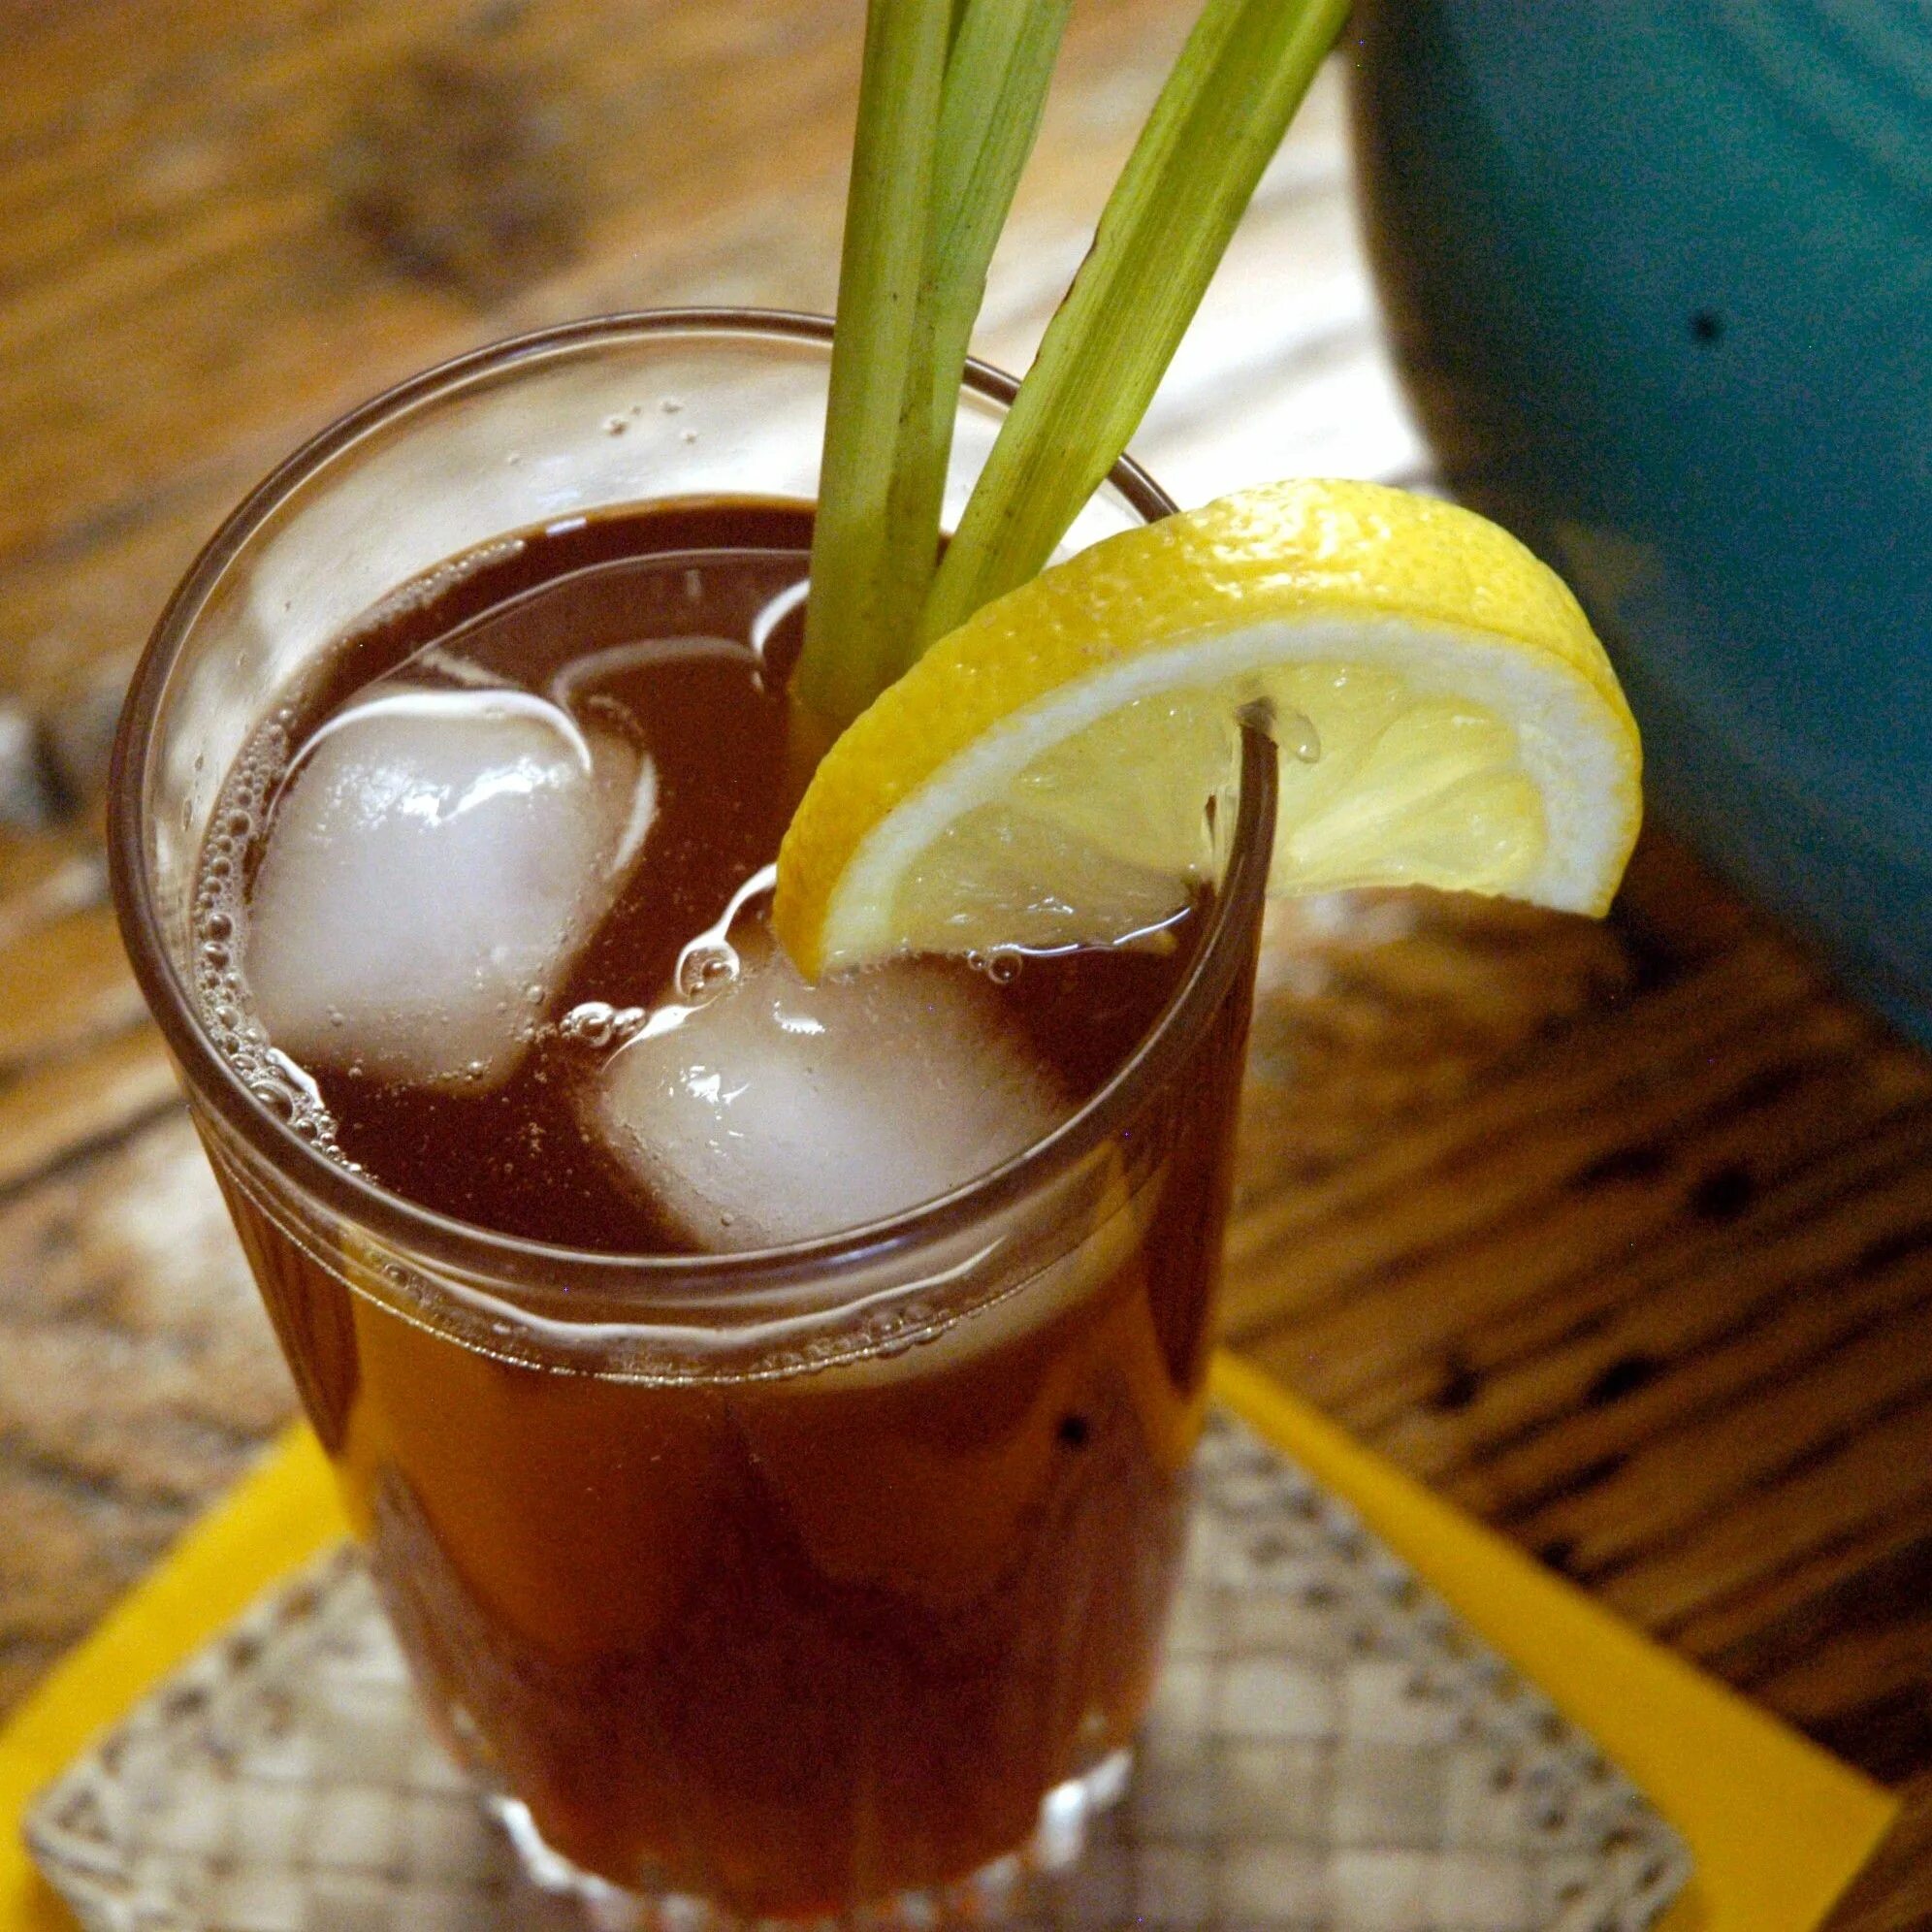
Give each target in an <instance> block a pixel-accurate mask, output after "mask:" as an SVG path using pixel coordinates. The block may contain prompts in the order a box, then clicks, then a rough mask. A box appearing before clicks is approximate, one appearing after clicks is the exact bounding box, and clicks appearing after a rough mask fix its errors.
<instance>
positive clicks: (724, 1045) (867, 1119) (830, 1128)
mask: <svg viewBox="0 0 1932 1932" xmlns="http://www.w3.org/2000/svg"><path fill="white" fill-rule="evenodd" d="M588 1111H589V1113H590V1115H591V1121H592V1125H593V1128H594V1131H596V1132H598V1133H599V1134H601V1136H602V1137H603V1139H604V1141H605V1143H606V1144H607V1145H608V1146H610V1147H611V1149H612V1150H613V1151H614V1152H615V1153H616V1155H617V1156H618V1158H619V1159H620V1160H621V1161H622V1162H623V1164H624V1165H625V1166H626V1167H627V1168H628V1169H629V1170H630V1172H631V1173H632V1174H633V1175H636V1177H637V1178H638V1180H639V1181H640V1182H641V1183H642V1184H643V1186H644V1187H645V1188H646V1189H647V1190H648V1191H649V1193H650V1194H651V1195H652V1197H653V1198H654V1199H655V1200H656V1201H657V1203H658V1204H659V1206H660V1207H662V1208H663V1209H664V1210H665V1211H666V1212H667V1213H668V1214H669V1215H670V1216H671V1217H672V1218H673V1219H674V1220H675V1221H676V1222H677V1223H679V1224H680V1225H681V1226H682V1227H683V1228H684V1229H685V1231H686V1233H687V1234H688V1235H689V1236H690V1238H691V1239H692V1240H693V1241H695V1242H696V1243H697V1244H698V1245H700V1246H702V1247H705V1248H708V1249H717V1250H730V1249H747V1248H757V1247H770V1246H775V1245H778V1244H780V1243H783V1242H788V1241H799V1240H811V1239H812V1238H813V1237H815V1236H819V1235H827V1234H833V1233H836V1232H837V1231H838V1230H840V1229H843V1228H853V1227H858V1226H861V1225H863V1224H864V1223H866V1222H868V1221H877V1220H880V1219H883V1218H884V1217H885V1216H887V1215H890V1214H894V1213H897V1212H899V1211H900V1210H901V1209H903V1208H907V1207H917V1206H918V1204H919V1203H920V1202H923V1201H930V1200H932V1199H934V1198H935V1197H936V1196H938V1195H941V1194H945V1193H948V1192H950V1190H951V1189H952V1188H954V1187H957V1186H959V1185H960V1184H961V1183H962V1182H964V1181H968V1180H971V1179H972V1178H973V1177H974V1176H975V1175H981V1174H983V1173H985V1172H986V1171H987V1170H988V1169H990V1168H994V1167H997V1166H998V1165H999V1164H1000V1163H1001V1162H1002V1161H1005V1160H1007V1159H1008V1158H1010V1157H1011V1156H1012V1155H1014V1154H1016V1153H1018V1152H1019V1151H1020V1150H1021V1149H1022V1148H1023V1147H1025V1146H1027V1145H1029V1144H1030V1143H1033V1142H1034V1141H1036V1140H1038V1139H1040V1138H1041V1136H1043V1135H1044V1134H1046V1133H1048V1132H1049V1131H1050V1130H1051V1129H1052V1128H1053V1127H1054V1126H1056V1125H1057V1124H1058V1123H1059V1121H1060V1120H1061V1119H1062V1118H1064V1117H1065V1115H1066V1113H1067V1111H1068V1108H1067V1105H1066V1102H1065V1100H1064V1099H1063V1097H1062V1095H1061V1094H1060V1093H1059V1091H1058V1089H1057V1086H1056V1084H1055V1082H1054V1080H1053V1079H1052V1076H1051V1075H1050V1073H1049V1072H1048V1071H1047V1070H1046V1068H1044V1067H1042V1066H1040V1065H1039V1064H1038V1063H1037V1062H1036V1061H1035V1060H1034V1059H1033V1058H1031V1057H1030V1056H1029V1054H1028V1053H1027V1051H1026V1049H1025V1047H1024V1046H1023V1044H1022V1043H1021V1042H1020V1041H1019V1040H1017V1039H1016V1038H1015V1037H1014V1033H1013V1030H1012V1027H1011V1024H1010V1022H1008V1021H1007V1020H1006V1019H1005V1018H1004V1016H1003V1015H1002V1014H1001V1013H1000V1012H999V1009H998V1004H997V1000H996V997H995V995H994V993H993V990H992V988H991V986H990V985H984V984H982V983H981V982H977V981H975V980H973V979H971V978H970V977H968V976H967V975H966V974H964V973H963V972H962V971H961V970H960V969H958V968H956V967H953V968H949V967H945V966H941V965H938V964H936V963H933V962H930V961H900V962H896V963H894V964H891V965H887V966H881V967H874V968H871V969H869V970H867V971H865V972H863V973H860V974H857V975H853V976H851V977H846V978H833V979H827V980H825V981H823V982H821V983H820V984H819V985H816V986H808V985H807V984H806V983H805V982H803V981H802V980H801V979H800V978H799V977H798V975H797V973H796V972H795V971H794V970H793V968H792V966H791V963H790V961H789V960H788V959H787V958H786V957H785V955H784V953H783V952H781V951H779V950H777V949H776V948H775V947H772V946H770V945H769V943H768V942H765V943H760V944H756V945H753V946H750V947H747V948H744V949H742V950H741V953H740V962H739V969H738V974H737V977H736V979H735V980H734V981H733V982H731V983H730V984H729V985H728V986H727V987H726V988H725V989H724V991H723V992H721V993H719V994H717V995H716V996H715V997H714V998H713V999H711V1000H710V1001H709V1002H708V1003H706V1004H705V1005H702V1006H698V1007H694V1008H691V1009H689V1010H686V1011H684V1012H683V1014H682V1018H681V1022H680V1023H679V1024H677V1025H676V1026H673V1027H668V1028H665V1027H661V1026H660V1027H657V1028H654V1029H651V1030H648V1031H646V1032H645V1033H644V1034H643V1035H642V1036H640V1037H639V1038H637V1039H634V1040H633V1041H631V1042H630V1044H629V1045H628V1046H624V1047H623V1048H621V1049H620V1050H619V1051H618V1052H617V1053H615V1054H613V1055H612V1056H611V1057H610V1058H609V1059H608V1060H607V1061H605V1062H604V1063H603V1066H602V1068H601V1069H600V1071H599V1075H598V1079H597V1082H596V1087H595V1089H594V1090H593V1097H592V1102H591V1105H590V1108H589V1110H588Z"/></svg>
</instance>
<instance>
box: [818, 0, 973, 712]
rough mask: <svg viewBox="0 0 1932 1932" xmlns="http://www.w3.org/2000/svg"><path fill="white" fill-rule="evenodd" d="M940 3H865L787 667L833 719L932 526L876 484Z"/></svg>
mask: <svg viewBox="0 0 1932 1932" xmlns="http://www.w3.org/2000/svg"><path fill="white" fill-rule="evenodd" d="M954 6H955V0H870V5H869V6H868V8H867V10H866V20H865V56H864V65H863V68H862V70H861V74H860V80H859V101H858V131H857V136H856V139H855V140H854V142H853V156H852V186H851V189H850V190H849V192H848V195H847V200H846V224H845V243H844V250H843V253H842V255H841V257H840V261H839V308H838V325H837V329H836V332H835V335H834V339H833V343H832V370H831V393H830V397H829V400H828V402H827V404H826V420H825V454H824V463H823V467H822V470H821V475H820V480H819V508H818V518H817V522H816V525H815V527H814V531H813V536H812V596H811V598H810V600H809V602H808V603H807V605H806V612H805V648H804V651H803V653H802V655H801V656H800V658H799V660H798V667H797V669H796V671H795V672H794V673H793V677H792V689H793V690H794V691H795V692H797V693H798V695H799V696H800V697H801V698H802V699H803V701H804V702H805V704H806V706H807V707H808V708H809V709H810V710H812V711H814V712H816V713H817V714H818V715H819V716H820V717H821V719H823V720H824V722H825V723H826V724H831V725H834V726H837V725H843V724H846V723H847V722H849V721H850V720H851V719H853V718H855V717H856V716H857V715H858V714H859V712H861V711H862V710H864V708H865V707H866V705H868V704H869V703H871V701H872V699H873V697H874V696H875V695H876V694H877V692H879V691H881V690H882V689H883V688H884V686H885V682H886V679H887V677H888V675H889V672H888V669H887V654H888V648H889V640H890V639H892V638H894V637H896V636H899V635H901V634H903V633H904V631H906V630H907V629H909V628H914V627H916V626H917V624H918V612H919V606H920V602H921V599H922V598H923V596H925V592H926V588H927V586H928V584H929V582H930V580H931V576H932V554H931V545H932V541H933V538H932V534H931V532H927V533H926V534H925V535H924V537H923V539H921V537H920V536H919V535H918V532H913V531H905V530H902V529H900V528H899V527H898V525H897V522H896V518H895V511H899V510H902V509H903V505H902V504H898V503H895V501H894V497H895V492H894V490H893V487H892V483H893V474H894V470H895V467H896V465H895V461H894V459H895V456H896V454H897V451H898V448H899V442H900V433H901V426H902V423H903V421H904V418H905V415H906V398H907V395H908V391H909V383H910V374H911V370H912V369H913V367H914V365H915V363H916V362H918V363H920V364H921V366H922V362H923V359H922V355H921V342H920V338H921V335H922V334H923V333H924V331H925V330H926V329H927V328H929V324H928V323H927V322H926V320H925V317H924V314H923V305H922V303H921V300H920V290H921V286H922V284H923V281H924V278H925V268H926V257H927V244H928V238H929V236H930V233H931V228H932V208H933V177H934V170H935V163H936V157H937V154H938V146H939V123H940V108H941V100H942V94H943V90H944V87H945V81H946V64H947V52H948V48H949V47H950V42H951V39H952V30H953V18H954ZM898 494H900V495H903V493H898ZM922 549H923V557H922V556H921V551H922Z"/></svg>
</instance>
